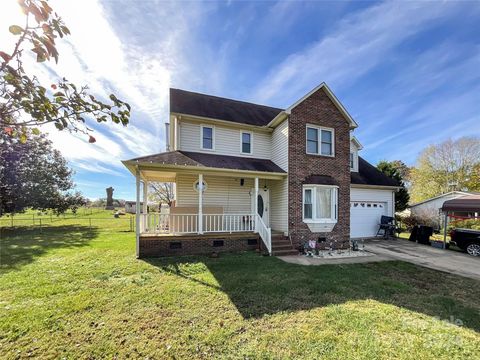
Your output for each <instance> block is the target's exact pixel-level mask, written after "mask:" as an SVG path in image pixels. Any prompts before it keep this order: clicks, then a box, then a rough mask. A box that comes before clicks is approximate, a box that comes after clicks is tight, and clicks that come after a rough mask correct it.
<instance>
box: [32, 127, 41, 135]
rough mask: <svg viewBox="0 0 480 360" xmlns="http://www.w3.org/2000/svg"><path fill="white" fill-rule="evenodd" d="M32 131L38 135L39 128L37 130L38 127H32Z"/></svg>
mask: <svg viewBox="0 0 480 360" xmlns="http://www.w3.org/2000/svg"><path fill="white" fill-rule="evenodd" d="M32 133H33V134H34V135H40V130H38V128H33V129H32Z"/></svg>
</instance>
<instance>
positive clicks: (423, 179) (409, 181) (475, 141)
mask: <svg viewBox="0 0 480 360" xmlns="http://www.w3.org/2000/svg"><path fill="white" fill-rule="evenodd" d="M377 168H378V169H379V170H381V171H382V172H384V173H385V174H387V175H388V176H390V177H393V178H394V179H396V180H397V181H399V183H400V184H401V186H402V189H401V190H400V191H399V192H397V193H396V209H397V210H398V211H402V210H404V209H406V207H407V205H408V203H409V202H410V203H417V202H420V201H423V200H426V199H429V198H431V197H434V196H437V195H441V194H444V193H447V192H449V191H454V190H461V191H472V192H480V137H475V136H473V137H462V138H459V139H457V140H451V139H449V140H446V141H444V142H442V143H439V144H433V145H429V146H428V147H426V148H425V149H423V150H422V151H421V152H420V155H419V156H418V158H417V162H416V164H415V165H414V166H412V167H409V166H407V165H406V164H405V163H404V162H402V161H400V160H394V161H380V162H379V163H378V165H377Z"/></svg>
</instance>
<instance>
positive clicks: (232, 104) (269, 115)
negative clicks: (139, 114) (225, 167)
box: [170, 89, 283, 126]
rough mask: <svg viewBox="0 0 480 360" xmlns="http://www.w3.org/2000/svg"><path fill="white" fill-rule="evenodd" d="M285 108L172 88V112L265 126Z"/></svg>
mask: <svg viewBox="0 0 480 360" xmlns="http://www.w3.org/2000/svg"><path fill="white" fill-rule="evenodd" d="M281 111H283V109H278V108H273V107H270V106H265V105H258V104H252V103H248V102H244V101H238V100H232V99H227V98H222V97H217V96H211V95H206V94H200V93H195V92H191V91H185V90H180V89H170V112H173V113H180V114H188V115H194V116H201V117H207V118H212V119H220V120H226V121H232V122H236V123H241V124H248V125H256V126H265V125H267V124H268V123H269V122H270V121H271V120H273V119H274V118H275V116H277V115H278V114H279V113H280V112H281Z"/></svg>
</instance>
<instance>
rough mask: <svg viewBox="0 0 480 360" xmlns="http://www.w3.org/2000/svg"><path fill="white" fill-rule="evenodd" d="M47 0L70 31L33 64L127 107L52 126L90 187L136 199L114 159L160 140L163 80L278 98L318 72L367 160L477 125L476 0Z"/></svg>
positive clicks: (286, 100) (148, 149) (157, 147)
mask: <svg viewBox="0 0 480 360" xmlns="http://www.w3.org/2000/svg"><path fill="white" fill-rule="evenodd" d="M51 3H52V5H53V7H54V9H55V10H57V12H58V13H59V14H60V15H62V16H63V18H64V20H65V22H66V23H67V25H68V26H69V27H70V29H71V31H72V36H71V37H70V38H69V39H68V41H67V42H64V44H62V47H61V48H60V54H61V56H60V62H59V65H58V66H54V67H51V68H49V69H45V68H42V67H38V66H35V65H32V66H35V69H36V70H37V71H38V72H39V77H40V78H41V79H42V76H43V77H52V76H55V75H62V76H63V75H65V76H67V77H68V78H69V79H70V80H73V81H76V82H78V83H87V84H89V86H90V88H91V91H92V92H95V93H96V94H98V95H100V96H102V95H103V96H106V95H107V94H108V93H110V92H115V93H116V94H117V95H118V97H120V98H122V99H123V100H126V101H127V102H129V103H130V104H131V105H132V107H133V111H132V118H131V124H130V125H129V126H128V127H127V128H125V129H122V128H120V127H119V126H114V125H108V126H95V125H94V124H92V126H93V127H94V128H95V130H96V133H95V134H94V135H95V137H96V138H97V143H96V144H93V145H92V144H88V143H87V142H86V138H85V137H75V136H73V135H70V134H68V133H58V132H55V131H53V130H52V131H51V132H50V133H51V135H50V136H51V138H52V140H53V141H54V144H55V146H56V147H58V148H59V149H60V150H61V151H62V152H63V153H64V155H65V156H66V157H67V158H68V160H69V161H70V164H71V166H72V167H73V168H74V169H75V170H76V175H75V180H76V182H77V184H78V189H79V190H81V191H82V192H83V193H84V194H85V195H86V196H88V197H90V198H96V197H100V196H102V197H103V196H105V188H106V187H108V186H113V187H114V188H115V193H114V197H117V198H124V199H133V198H134V179H133V177H132V176H131V175H130V174H129V173H128V172H127V171H126V170H125V169H124V168H123V166H122V164H121V163H120V160H122V159H128V158H132V157H135V156H139V155H146V154H149V153H156V152H160V151H164V146H165V145H164V125H163V124H164V123H165V122H166V121H167V120H168V89H169V87H177V88H182V89H186V90H192V91H199V92H205V93H209V94H214V95H218V96H224V97H231V98H235V99H241V100H245V101H251V102H258V103H262V104H266V105H272V106H276V107H287V106H289V105H290V104H292V103H293V102H295V101H296V100H297V99H298V98H300V97H302V96H303V95H304V94H305V93H307V92H308V91H309V90H311V89H312V88H313V87H315V86H316V85H318V84H319V83H321V82H323V81H325V82H326V83H327V84H328V85H329V86H330V88H331V89H332V90H333V91H334V92H335V94H336V95H337V97H338V98H339V99H340V101H341V102H342V103H343V104H344V105H345V107H346V108H347V109H348V111H349V112H350V114H351V115H352V116H353V117H354V119H355V120H356V121H357V122H358V123H359V128H358V129H357V130H355V135H356V136H357V138H358V139H359V140H360V142H361V143H362V144H363V145H364V150H363V151H362V156H363V157H365V158H366V159H367V160H369V161H370V162H372V163H374V164H375V163H377V162H378V161H379V160H381V159H388V160H394V159H400V160H403V161H405V162H406V163H408V164H411V165H413V164H414V163H415V160H416V157H417V155H418V153H419V151H421V149H422V148H424V147H425V146H426V145H428V144H431V143H438V142H441V141H443V140H445V139H447V138H449V137H451V138H457V137H460V136H464V135H477V136H478V135H480V37H479V36H478V34H479V33H480V3H479V2H473V1H472V2H468V1H463V2H425V1H423V2H385V3H383V2H359V1H355V2H297V1H295V2H293V1H292V2H270V1H268V2H233V1H230V2H174V3H168V2H157V1H95V0H91V1H90V0H85V1H63V2H59V1H53V2H51ZM9 19H10V18H9ZM0 40H1V39H0Z"/></svg>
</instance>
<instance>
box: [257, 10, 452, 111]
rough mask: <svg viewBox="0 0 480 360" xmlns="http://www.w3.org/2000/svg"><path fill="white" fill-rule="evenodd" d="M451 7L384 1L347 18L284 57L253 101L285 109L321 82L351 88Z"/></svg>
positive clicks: (260, 86)
mask: <svg viewBox="0 0 480 360" xmlns="http://www.w3.org/2000/svg"><path fill="white" fill-rule="evenodd" d="M454 6H455V4H450V3H436V4H435V5H433V4H432V3H420V2H416V3H412V2H410V3H405V2H386V3H382V4H379V5H375V6H372V7H370V8H367V9H366V10H363V11H361V12H358V13H354V14H353V15H350V16H347V17H345V18H344V19H343V20H342V21H340V22H339V25H338V26H337V27H336V28H334V29H332V31H331V32H330V33H329V34H328V35H326V36H325V37H324V38H322V39H320V40H318V41H317V42H315V43H313V44H311V45H309V46H308V47H306V48H305V49H303V50H302V51H300V52H297V53H293V54H291V55H290V56H288V57H287V58H286V59H285V60H284V61H283V62H282V63H280V64H279V65H278V66H276V67H274V68H273V69H272V71H271V72H270V73H269V75H268V76H267V77H266V78H265V79H264V80H263V81H262V82H261V83H260V85H259V87H258V88H257V90H256V91H255V93H254V96H253V98H254V99H255V100H256V101H259V102H272V101H275V102H276V104H277V105H282V104H283V106H288V105H289V103H291V102H293V101H295V100H296V99H297V98H299V97H301V95H302V94H305V93H306V92H307V91H308V90H310V89H311V88H313V87H314V86H316V85H318V84H319V83H320V82H322V81H327V82H328V83H332V84H333V85H334V87H335V88H338V87H340V86H347V85H350V84H353V83H354V82H355V81H356V80H357V79H359V78H360V77H361V76H362V75H364V74H365V73H367V72H368V71H369V70H371V69H372V68H373V67H375V66H376V65H377V64H379V63H381V62H382V61H384V59H385V57H386V56H387V54H389V52H390V51H391V50H392V49H393V48H395V47H396V46H398V45H399V44H400V43H401V42H402V41H404V40H405V39H407V38H409V37H410V36H412V35H414V34H416V33H418V32H419V31H420V30H421V29H424V28H425V27H427V26H428V25H429V24H430V23H431V22H432V21H433V20H435V19H438V18H440V17H442V16H445V15H447V14H448V13H449V12H450V11H452V8H453V7H454Z"/></svg>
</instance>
